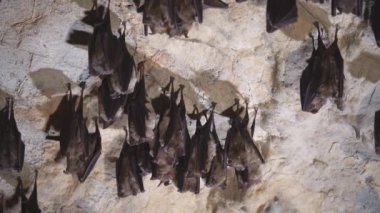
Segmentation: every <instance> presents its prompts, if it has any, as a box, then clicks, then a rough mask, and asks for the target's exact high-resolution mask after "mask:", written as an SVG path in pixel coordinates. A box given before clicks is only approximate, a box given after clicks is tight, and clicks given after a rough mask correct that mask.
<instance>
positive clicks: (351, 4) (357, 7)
mask: <svg viewBox="0 0 380 213" xmlns="http://www.w3.org/2000/svg"><path fill="white" fill-rule="evenodd" d="M336 10H338V11H339V12H343V13H353V14H355V15H357V16H361V15H362V10H363V0H331V14H332V16H336Z"/></svg>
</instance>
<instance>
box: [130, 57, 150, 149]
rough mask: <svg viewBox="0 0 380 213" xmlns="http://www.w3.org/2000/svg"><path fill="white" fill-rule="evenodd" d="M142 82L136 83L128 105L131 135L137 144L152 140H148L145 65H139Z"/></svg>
mask: <svg viewBox="0 0 380 213" xmlns="http://www.w3.org/2000/svg"><path fill="white" fill-rule="evenodd" d="M138 67H139V72H140V80H139V82H138V83H136V86H135V90H134V92H133V94H132V95H131V98H130V101H128V104H127V109H128V110H127V113H128V124H129V135H130V137H131V138H133V141H134V142H136V143H143V142H147V141H149V140H151V138H147V135H148V134H147V130H148V129H147V122H148V119H149V114H150V113H152V112H149V111H148V109H147V107H146V103H147V99H146V96H147V95H146V91H145V78H144V64H143V62H141V63H139V65H138Z"/></svg>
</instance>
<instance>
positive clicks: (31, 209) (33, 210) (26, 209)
mask: <svg viewBox="0 0 380 213" xmlns="http://www.w3.org/2000/svg"><path fill="white" fill-rule="evenodd" d="M37 175H38V172H37V171H36V172H35V180H34V186H33V190H32V192H31V194H30V196H29V198H28V197H27V196H26V194H25V192H26V191H27V190H25V189H24V187H23V184H22V180H21V178H20V177H18V178H17V182H18V183H17V186H16V188H15V192H14V193H13V195H12V196H11V197H9V198H6V197H5V196H4V195H3V194H1V195H0V212H11V211H10V209H12V210H13V211H14V210H15V209H13V208H14V207H15V206H16V205H17V204H19V203H20V201H21V205H20V207H21V211H20V212H21V213H40V212H41V210H40V208H39V206H38V199H37ZM13 211H12V212H13Z"/></svg>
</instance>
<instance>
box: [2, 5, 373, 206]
mask: <svg viewBox="0 0 380 213" xmlns="http://www.w3.org/2000/svg"><path fill="white" fill-rule="evenodd" d="M228 2H229V3H230V7H229V9H227V10H219V9H212V8H207V9H205V18H204V23H202V24H201V25H200V24H197V23H195V24H194V25H193V27H192V29H191V31H190V33H189V38H188V39H186V38H183V37H175V38H169V37H168V36H167V35H150V36H148V37H145V36H144V35H143V26H142V24H141V19H142V17H141V14H137V13H136V12H135V8H134V7H133V6H132V3H131V2H130V1H127V0H113V1H112V4H111V9H112V11H113V14H112V20H113V25H114V30H115V32H116V29H117V28H118V26H119V23H120V21H121V20H122V21H126V26H127V29H128V34H127V38H126V42H127V45H128V48H129V49H130V51H131V52H132V53H133V54H134V55H135V57H136V60H138V61H140V60H143V59H147V61H148V69H147V75H148V77H147V81H148V83H147V86H148V87H149V94H150V96H151V97H153V96H154V95H155V94H157V93H158V86H159V85H161V86H162V85H164V84H165V83H166V82H168V79H169V76H175V77H176V83H182V84H185V85H186V89H185V97H186V103H187V106H188V108H189V110H191V106H192V105H193V104H198V105H199V106H201V107H208V106H209V104H210V101H216V102H217V103H218V106H217V111H221V110H222V109H224V108H226V107H228V106H229V105H230V104H232V103H233V99H234V98H236V97H237V98H240V99H248V100H249V106H250V111H253V107H254V106H259V108H260V109H259V115H258V121H257V131H256V135H255V140H256V143H258V144H259V145H260V147H261V150H262V151H263V153H264V155H265V158H266V161H267V162H266V164H265V165H263V166H262V169H261V175H260V178H259V180H258V183H257V184H256V185H255V186H253V187H251V188H250V189H249V190H248V191H247V192H245V193H242V192H240V191H238V190H236V184H237V183H236V182H235V180H234V179H233V171H229V177H230V178H229V187H228V188H227V189H226V190H224V191H223V190H220V189H208V188H206V187H204V186H202V187H201V193H200V194H199V195H193V194H191V193H183V194H179V193H178V192H177V191H176V189H175V187H174V186H167V187H164V186H160V187H157V185H158V182H157V181H150V180H149V177H145V179H144V184H145V189H146V192H145V193H142V194H138V195H137V196H134V197H128V198H122V199H121V198H118V197H117V193H116V179H115V159H116V158H117V157H118V156H119V152H120V149H121V146H122V142H123V140H124V133H123V131H122V130H121V129H120V127H122V126H123V121H120V122H118V123H117V124H115V125H114V126H113V127H112V128H110V129H107V130H101V135H102V139H103V151H102V155H101V157H100V159H99V161H98V163H97V165H96V167H95V168H94V170H93V172H92V173H91V175H90V176H89V177H88V179H87V180H86V182H85V183H83V184H80V183H79V182H78V181H77V180H76V178H74V177H72V176H70V175H65V174H63V170H64V169H65V162H58V163H57V162H55V161H54V157H55V154H56V152H57V151H58V149H59V144H58V143H55V142H50V141H46V140H45V139H44V137H45V133H44V132H43V131H42V129H43V127H44V124H45V122H46V120H47V117H48V115H49V114H50V113H51V112H52V111H54V108H55V107H56V106H57V104H58V101H59V97H60V96H61V95H62V94H63V93H64V92H65V86H64V85H65V83H67V82H74V83H77V82H78V81H79V79H80V78H81V76H83V75H82V73H83V72H86V69H87V63H88V62H87V51H86V47H83V46H72V45H70V44H68V43H66V42H65V40H66V39H67V36H68V34H69V32H70V30H71V29H74V28H75V29H78V28H83V27H86V29H87V30H88V31H91V29H90V28H89V27H88V26H83V24H81V23H80V22H79V21H78V20H79V19H80V18H81V17H82V16H83V11H84V10H86V9H88V8H90V7H91V1H90V0H86V1H69V0H38V1H37V0H3V1H2V2H1V3H0V11H1V13H0V58H1V59H0V69H1V71H0V76H1V77H0V90H1V91H0V95H1V98H0V105H1V106H3V105H4V99H3V97H5V96H6V94H9V95H12V96H14V97H15V100H16V101H15V105H16V108H15V112H16V119H17V121H18V125H19V129H20V131H21V133H22V137H23V139H24V141H25V144H26V154H25V165H24V169H23V171H22V172H21V174H20V175H21V176H22V177H23V179H25V181H26V183H25V184H26V185H30V184H31V182H32V180H33V170H34V169H38V170H39V171H40V173H39V179H38V187H39V189H38V190H39V191H38V196H39V204H40V207H41V209H42V210H43V212H126V211H127V212H263V211H266V212H379V211H380V198H379V196H380V194H379V193H380V163H379V160H380V158H379V157H378V156H377V155H376V154H375V153H374V147H373V140H374V139H373V119H374V112H375V111H376V110H378V109H380V106H379V104H380V90H379V89H378V88H377V82H378V80H379V79H380V70H379V69H380V62H379V61H380V49H379V48H377V47H376V44H375V39H374V37H373V34H372V31H371V30H370V28H369V27H368V26H366V25H365V24H364V23H362V22H361V20H360V18H358V17H355V16H354V15H351V14H342V15H338V16H336V17H334V18H332V17H331V16H328V14H329V11H330V10H329V8H330V7H329V5H328V4H325V5H319V4H315V3H310V2H308V3H306V2H305V1H301V0H300V1H299V2H298V6H299V20H298V22H297V23H296V24H294V25H293V26H290V27H288V28H286V29H283V30H280V31H276V32H275V33H273V34H267V33H266V32H265V6H266V4H265V1H246V2H243V3H235V2H234V1H232V0H229V1H228ZM314 21H319V22H321V24H322V25H323V26H324V27H325V28H326V31H327V36H326V39H325V41H326V43H327V42H329V41H330V42H331V41H332V40H333V37H334V32H335V27H336V26H339V28H340V30H339V34H338V37H339V47H340V49H341V51H342V55H343V58H344V60H345V79H346V82H345V95H344V98H343V100H344V108H343V111H339V110H338V109H337V108H336V106H335V104H333V102H332V101H330V102H328V103H327V104H326V105H325V106H324V107H323V108H322V109H321V110H320V111H319V113H318V114H315V115H313V114H310V113H305V112H302V111H301V107H300V100H299V78H300V76H301V72H302V70H303V69H304V68H305V66H306V60H307V59H308V58H309V57H310V54H311V50H312V46H311V41H310V39H309V37H308V34H309V33H310V32H312V31H313V30H314V28H313V26H312V23H313V22H314ZM313 32H314V31H313ZM314 33H315V32H314ZM90 81H91V82H93V83H90V86H89V88H88V89H87V90H86V94H89V93H91V94H92V91H91V90H92V88H94V87H95V86H96V85H98V83H99V82H98V81H97V80H96V79H90ZM74 92H76V93H78V92H79V89H78V88H75V90H74ZM86 106H87V108H88V110H87V112H86V113H87V115H88V116H92V115H94V114H96V112H97V103H96V99H94V98H87V104H86ZM217 126H218V131H219V133H220V135H221V138H225V132H226V130H227V129H228V123H227V121H226V120H223V119H221V118H218V119H217ZM92 128H93V127H92ZM17 175H19V174H17V173H15V172H10V171H3V172H1V178H0V190H2V191H4V192H5V193H6V194H10V193H11V192H12V189H13V187H14V186H15V185H16V181H15V177H16V176H17ZM28 180H29V181H28Z"/></svg>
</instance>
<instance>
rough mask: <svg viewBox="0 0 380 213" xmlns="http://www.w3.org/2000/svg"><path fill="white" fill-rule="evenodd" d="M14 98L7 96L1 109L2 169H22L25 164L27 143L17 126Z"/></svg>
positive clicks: (0, 152) (0, 146)
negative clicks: (25, 143)
mask: <svg viewBox="0 0 380 213" xmlns="http://www.w3.org/2000/svg"><path fill="white" fill-rule="evenodd" d="M13 102H14V101H13V99H12V98H7V99H6V105H5V107H4V108H3V109H1V111H0V169H8V168H12V169H14V170H17V171H21V170H22V167H23V164H24V152H25V145H24V142H23V141H22V139H21V134H20V132H19V130H18V128H17V123H16V119H15V116H14V109H13Z"/></svg>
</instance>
